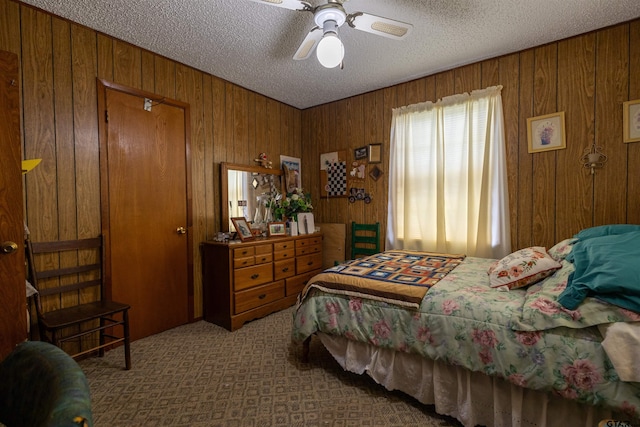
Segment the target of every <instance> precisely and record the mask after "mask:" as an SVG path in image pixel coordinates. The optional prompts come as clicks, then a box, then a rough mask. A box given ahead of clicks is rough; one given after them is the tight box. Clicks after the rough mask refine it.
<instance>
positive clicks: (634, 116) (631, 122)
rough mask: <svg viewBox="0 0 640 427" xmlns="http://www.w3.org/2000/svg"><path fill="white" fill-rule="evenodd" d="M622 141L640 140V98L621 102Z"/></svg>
mask: <svg viewBox="0 0 640 427" xmlns="http://www.w3.org/2000/svg"><path fill="white" fill-rule="evenodd" d="M622 109H623V113H624V116H623V120H622V122H623V126H624V128H623V129H624V138H623V141H624V142H638V141H640V99H636V100H635V101H627V102H625V103H624V104H623V108H622Z"/></svg>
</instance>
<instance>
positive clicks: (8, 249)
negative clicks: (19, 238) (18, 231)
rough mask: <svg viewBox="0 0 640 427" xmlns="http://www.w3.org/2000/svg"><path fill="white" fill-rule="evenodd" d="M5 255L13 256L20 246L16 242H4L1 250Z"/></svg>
mask: <svg viewBox="0 0 640 427" xmlns="http://www.w3.org/2000/svg"><path fill="white" fill-rule="evenodd" d="M0 250H1V251H2V253H3V254H12V253H14V252H15V251H17V250H18V245H17V243H15V242H9V241H7V242H2V247H1V248H0Z"/></svg>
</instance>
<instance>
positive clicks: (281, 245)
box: [273, 240, 295, 252]
mask: <svg viewBox="0 0 640 427" xmlns="http://www.w3.org/2000/svg"><path fill="white" fill-rule="evenodd" d="M293 248H295V244H294V243H293V240H288V241H286V242H278V243H274V244H273V251H274V252H278V251H284V250H286V249H293Z"/></svg>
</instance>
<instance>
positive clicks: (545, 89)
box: [302, 20, 640, 250]
mask: <svg viewBox="0 0 640 427" xmlns="http://www.w3.org/2000/svg"><path fill="white" fill-rule="evenodd" d="M345 72H348V70H345ZM493 85H502V86H503V90H502V102H503V108H504V115H505V127H506V128H505V131H506V137H507V156H508V180H509V205H510V212H511V214H510V218H511V241H512V248H513V249H514V250H515V249H519V248H523V247H527V246H531V245H534V244H535V245H543V246H547V247H550V246H551V245H553V244H554V243H555V242H557V241H559V240H561V239H564V238H567V237H570V236H572V235H573V234H575V233H576V232H577V231H579V230H580V229H582V228H585V227H590V226H594V225H601V224H607V223H635V224H640V167H638V166H637V165H638V163H639V162H640V143H631V144H624V143H623V142H622V103H623V102H624V101H627V100H631V99H638V98H640V21H639V20H635V21H633V22H630V23H625V24H620V25H616V26H614V27H611V28H606V29H602V30H599V31H596V32H592V33H589V34H585V35H582V36H579V37H574V38H571V39H566V40H562V41H558V42H556V43H551V44H548V45H544V46H540V47H537V48H534V49H529V50H526V51H522V52H518V53H514V54H511V55H507V56H502V57H499V58H493V59H489V60H485V61H482V62H477V63H474V64H471V65H467V66H463V67H459V68H456V69H453V70H450V71H446V72H442V73H438V74H435V75H431V76H428V77H425V78H421V79H417V80H414V81H411V82H408V83H405V84H399V85H396V86H393V87H390V88H386V89H382V90H378V91H374V92H371V93H366V94H363V95H360V96H355V97H352V98H348V99H344V100H341V101H338V102H333V103H330V104H326V105H321V106H318V107H314V108H310V109H307V110H304V111H303V112H302V144H303V146H304V147H305V150H304V151H303V156H302V163H303V165H304V166H303V184H304V186H309V187H310V188H311V189H312V192H313V193H314V194H318V192H319V189H320V186H321V185H323V183H321V182H319V180H320V176H319V174H318V173H317V170H319V167H320V165H319V156H320V154H322V153H327V152H333V151H338V150H347V151H348V152H349V153H350V159H351V160H353V154H352V153H353V149H355V148H357V147H362V146H365V145H367V144H371V143H382V144H383V147H384V149H383V153H384V154H383V164H382V169H383V171H384V172H385V175H383V176H382V178H381V179H379V180H378V181H377V182H376V181H373V180H372V179H368V180H367V181H366V183H365V187H366V189H367V191H368V192H369V193H371V194H372V195H373V202H372V203H371V204H369V205H366V204H364V203H360V202H356V203H353V204H350V203H349V202H348V201H347V200H346V199H344V198H331V199H321V200H317V201H316V206H317V209H316V216H317V217H319V220H320V221H321V222H329V223H331V222H338V223H350V222H351V221H352V220H353V221H357V222H375V221H380V223H382V224H383V229H384V228H385V227H386V214H387V194H388V193H387V188H388V181H387V174H386V173H387V172H388V169H389V167H388V159H389V143H390V142H389V139H390V137H389V135H390V130H391V114H392V109H393V108H397V107H401V106H404V105H409V104H414V103H419V102H424V101H436V100H438V99H440V98H442V97H444V96H448V95H453V94H457V93H463V92H469V91H472V90H474V89H482V88H485V87H488V86H493ZM556 111H564V112H565V120H566V135H567V148H566V149H564V150H556V151H548V152H542V153H535V154H529V153H528V144H527V129H526V124H527V118H528V117H533V116H538V115H542V114H548V113H554V112H556ZM594 142H595V143H596V144H597V145H598V146H601V147H602V148H603V151H604V153H605V154H606V155H607V157H608V161H607V163H606V164H605V166H604V168H603V169H600V170H597V171H596V173H595V175H591V173H590V170H589V169H586V168H583V167H582V164H581V163H580V157H581V156H582V155H583V154H584V150H585V149H586V148H589V147H591V144H592V143H594ZM347 241H349V237H348V238H347Z"/></svg>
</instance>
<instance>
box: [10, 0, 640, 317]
mask: <svg viewBox="0 0 640 427" xmlns="http://www.w3.org/2000/svg"><path fill="white" fill-rule="evenodd" d="M0 50H7V51H10V52H15V53H16V54H18V55H19V58H20V70H21V82H20V84H21V90H22V99H21V102H22V127H23V128H22V131H23V132H22V137H23V140H24V145H23V146H24V157H25V158H33V157H40V158H42V159H43V161H42V163H41V165H40V166H39V167H38V168H36V169H35V170H34V171H32V172H30V173H29V174H28V175H26V177H25V193H26V197H25V209H26V218H27V222H28V225H29V227H30V230H31V233H32V235H33V238H34V239H36V240H49V239H51V240H54V239H64V238H72V237H75V236H81V237H84V236H91V235H96V234H98V233H99V232H100V188H99V183H100V181H99V175H98V173H99V168H98V164H99V158H98V152H99V144H98V124H97V123H98V122H97V120H98V117H97V114H98V113H97V108H96V78H102V79H106V80H109V81H112V82H115V83H118V84H122V85H127V86H131V87H134V88H137V89H142V90H145V91H149V92H154V93H156V94H158V95H160V96H165V97H169V98H173V99H177V100H179V101H183V102H188V103H189V104H190V108H191V159H192V183H193V194H192V196H193V199H192V203H193V233H194V236H193V241H194V242H195V247H194V280H195V283H194V292H195V295H194V300H195V302H196V306H195V316H196V317H199V316H201V315H202V307H201V300H202V298H201V295H202V282H201V271H200V270H201V269H200V254H199V250H198V243H199V242H200V241H202V240H206V239H210V238H212V237H213V235H214V234H215V232H217V231H218V228H219V226H220V224H219V222H220V183H219V163H220V162H222V161H227V162H234V163H244V164H252V163H253V159H254V158H255V157H256V156H257V154H258V153H259V152H261V151H265V152H267V153H268V155H269V157H270V158H271V159H272V160H274V161H275V162H277V161H278V159H279V156H280V155H281V154H283V155H289V156H294V157H301V158H302V166H303V167H302V170H303V186H304V187H305V188H308V189H310V191H311V192H312V195H314V203H315V205H316V210H315V214H316V221H317V222H325V223H326V222H339V223H347V224H348V223H350V222H351V221H352V220H355V221H358V222H374V221H380V222H381V223H382V225H383V229H384V228H385V226H386V212H387V185H388V181H387V172H388V159H389V152H388V151H389V133H390V127H391V112H392V109H393V108H396V107H400V106H403V105H409V104H413V103H417V102H423V101H427V100H431V101H435V100H437V99H439V98H442V97H444V96H448V95H453V94H456V93H461V92H466V91H471V90H474V89H481V88H484V87H487V86H492V85H498V84H500V85H502V86H503V87H504V89H503V92H502V96H503V106H504V113H505V122H506V129H505V130H506V135H507V153H508V158H509V163H508V175H509V192H510V207H511V229H512V246H513V247H514V248H521V247H526V246H529V245H532V244H540V245H546V246H550V245H551V244H553V243H554V242H556V241H557V240H559V239H562V238H565V237H569V236H571V235H572V234H574V233H575V232H576V231H578V230H579V229H581V228H584V227H588V226H591V225H598V224H604V223H625V222H626V223H640V201H639V197H638V196H639V195H640V168H639V167H637V165H638V164H640V143H635V144H633V143H632V144H623V143H622V102H624V101H626V100H629V99H638V98H640V73H639V72H638V70H640V21H633V22H631V23H626V24H621V25H617V26H614V27H611V28H607V29H603V30H600V31H597V32H593V33H590V34H586V35H583V36H580V37H575V38H572V39H568V40H563V41H559V42H557V43H552V44H549V45H545V46H541V47H538V48H535V49H530V50H527V51H523V52H519V53H515V54H512V55H508V56H504V57H500V58H495V59H490V60H486V61H482V62H478V63H475V64H471V65H468V66H464V67H460V68H456V69H454V70H450V71H447V72H443V73H439V74H436V75H432V76H428V77H425V78H422V79H418V80H414V81H411V82H408V83H405V84H400V85H396V86H393V87H389V88H385V89H382V90H378V91H374V92H370V93H366V94H363V95H360V96H355V97H352V98H348V99H344V100H341V101H338V102H334V103H330V104H326V105H321V106H318V107H314V108H310V109H307V110H303V111H300V110H298V109H295V108H293V107H291V106H288V105H285V104H282V103H280V102H277V101H274V100H272V99H270V98H267V97H264V96H262V95H259V94H256V93H254V92H251V91H249V90H246V89H244V88H242V87H239V86H237V85H234V84H231V83H229V82H226V81H224V80H222V79H220V78H217V77H215V76H212V75H210V74H207V73H203V72H201V71H198V70H195V69H193V68H190V67H187V66H185V65H182V64H179V63H177V62H175V61H171V60H168V59H166V58H164V57H162V56H159V55H156V54H154V53H152V52H148V51H145V50H143V49H140V48H138V47H135V46H132V45H130V44H127V43H124V42H121V41H119V40H117V39H114V38H112V37H109V36H106V35H104V34H101V33H98V32H96V31H94V30H91V29H88V28H86V27H83V26H80V25H76V24H73V23H70V22H68V21H66V20H63V19H60V18H57V17H53V16H51V15H49V14H47V13H44V12H41V11H38V10H37V9H34V8H32V7H30V6H27V5H24V4H21V3H19V2H16V1H14V0H0ZM345 72H348V70H345ZM555 111H565V115H566V116H565V117H566V132H567V149H566V150H557V151H551V152H545V153H536V154H529V153H528V152H527V136H526V135H527V133H526V119H527V118H528V117H531V116H535V115H540V114H546V113H552V112H555ZM594 141H595V142H596V143H597V144H598V145H600V146H602V147H603V149H604V152H605V154H606V155H607V156H608V159H609V160H608V162H607V163H606V165H605V167H604V169H601V170H598V171H597V172H596V174H595V175H591V174H590V173H589V171H588V170H587V169H584V168H582V166H581V164H580V162H579V158H580V157H581V155H582V152H583V150H584V149H585V148H587V147H589V146H590V145H591V144H592V143H593V142H594ZM370 143H382V144H383V159H382V160H383V163H382V164H381V165H380V166H381V169H382V170H383V171H384V172H385V173H384V175H382V177H381V179H379V180H378V181H377V182H376V181H373V180H371V179H367V180H366V182H365V187H366V190H367V191H368V192H369V193H370V194H371V195H372V198H373V201H372V203H371V204H368V205H365V204H364V203H361V202H357V203H354V204H350V203H348V201H347V199H344V198H333V199H323V200H320V199H319V198H318V197H317V195H318V194H319V191H320V185H321V183H320V182H319V180H320V175H319V173H318V171H319V168H320V164H319V163H320V161H319V156H320V154H321V153H325V152H331V151H336V150H348V152H349V153H352V151H353V149H355V148H357V147H361V146H364V145H367V144H370ZM351 155H352V154H351Z"/></svg>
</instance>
